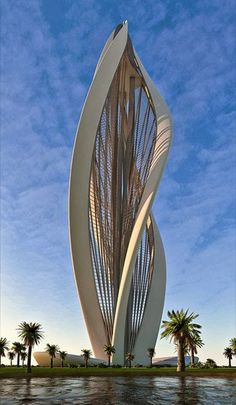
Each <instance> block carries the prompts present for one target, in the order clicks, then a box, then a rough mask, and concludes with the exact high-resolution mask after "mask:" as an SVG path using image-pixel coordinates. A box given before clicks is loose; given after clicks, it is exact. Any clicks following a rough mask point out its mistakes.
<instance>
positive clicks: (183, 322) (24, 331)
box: [0, 309, 236, 377]
mask: <svg viewBox="0 0 236 405" xmlns="http://www.w3.org/2000/svg"><path fill="white" fill-rule="evenodd" d="M168 317H169V320H167V321H163V324H162V328H163V329H164V330H163V331H162V334H161V338H164V337H166V338H170V341H173V342H174V344H175V346H176V348H177V353H178V362H177V371H176V370H175V367H173V366H172V367H167V366H165V367H163V366H160V365H159V366H156V365H155V364H154V366H153V357H154V355H155V349H154V348H147V349H146V352H147V356H148V357H149V359H150V366H149V367H143V366H142V365H138V364H136V365H135V367H132V361H133V360H134V358H135V355H134V353H131V352H128V353H126V355H125V359H126V361H127V365H128V367H122V366H121V365H119V364H116V365H114V364H113V365H112V366H111V357H112V355H113V354H114V353H115V347H114V346H112V345H111V344H107V345H104V347H103V349H104V352H105V353H106V354H107V357H108V364H107V365H106V364H104V363H100V364H97V365H93V366H92V367H91V366H89V364H88V362H89V359H90V358H91V355H92V352H91V350H90V349H82V350H81V352H82V356H83V357H84V364H80V365H77V364H70V365H69V367H64V361H65V359H66V357H67V352H66V351H61V350H60V349H59V347H58V346H57V345H55V344H54V345H51V344H49V343H47V345H46V349H45V350H46V352H47V353H48V355H49V356H50V357H51V364H50V365H51V367H50V369H51V371H50V372H49V369H48V367H39V366H37V367H34V375H36V376H46V375H52V376H53V375H55V376H57V375H62V376H63V375H65V376H67V375H68V376H71V375H78V376H79V375H83V374H86V375H109V374H110V375H129V373H134V375H146V374H150V375H166V374H171V375H175V373H176V372H177V373H178V372H181V373H187V374H189V373H190V374H191V375H193V371H194V370H195V371H196V375H200V374H199V373H200V372H201V373H203V374H201V375H210V374H209V373H216V374H217V375H219V374H220V373H221V374H222V373H225V372H226V370H229V371H232V373H235V374H234V375H235V376H236V368H232V364H231V360H232V358H233V356H235V355H236V338H232V339H230V341H229V346H228V347H226V348H225V349H224V352H223V355H224V356H225V357H226V358H227V359H228V361H229V365H228V368H225V367H218V366H217V364H216V362H215V361H214V360H213V359H210V358H208V359H207V360H206V362H205V363H201V362H197V364H195V363H194V360H195V359H194V354H196V353H197V350H198V349H199V348H201V347H202V346H203V345H204V343H203V341H202V339H201V330H200V329H201V325H199V324H196V323H195V322H194V320H195V319H196V318H197V317H198V315H197V314H194V313H193V312H192V313H188V310H187V311H184V310H183V309H181V310H180V311H179V310H177V311H174V310H172V311H168ZM17 330H18V336H19V337H20V339H21V341H22V343H21V342H17V341H15V342H13V343H12V349H11V350H10V351H9V343H8V341H7V339H6V338H3V337H1V338H0V367H2V368H1V370H0V377H3V376H9V377H13V376H14V377H17V376H21V377H23V374H22V373H23V370H24V361H25V360H26V358H27V373H30V372H31V370H32V366H31V356H32V348H33V346H34V345H38V344H39V343H40V341H41V340H42V338H43V331H42V326H41V325H40V324H39V323H32V322H30V323H27V322H21V323H20V325H19V326H18V328H17ZM27 347H28V354H27V353H26V348H27ZM6 351H8V358H9V360H10V367H9V366H7V367H6V366H4V364H2V363H1V359H2V357H5V356H6ZM188 353H189V354H190V358H191V365H190V366H189V367H187V370H185V357H184V356H185V355H186V354H188ZM57 354H58V355H59V357H60V359H61V367H60V368H58V367H54V368H53V360H54V359H55V357H56V355H57ZM15 356H17V364H16V365H17V367H13V366H12V362H13V360H14V358H15ZM20 359H21V360H22V367H20ZM3 366H4V367H3ZM52 369H55V372H54V371H53V370H52ZM58 369H59V370H61V371H58ZM114 369H115V370H114ZM71 370H73V371H71ZM74 370H75V371H74ZM148 370H149V371H148ZM104 373H105V374H104ZM228 375H229V374H228ZM230 375H231V374H230Z"/></svg>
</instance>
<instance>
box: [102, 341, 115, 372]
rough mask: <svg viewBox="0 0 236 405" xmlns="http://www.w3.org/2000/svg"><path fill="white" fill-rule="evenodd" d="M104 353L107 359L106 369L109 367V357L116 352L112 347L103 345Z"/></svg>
mask: <svg viewBox="0 0 236 405" xmlns="http://www.w3.org/2000/svg"><path fill="white" fill-rule="evenodd" d="M104 352H105V353H106V355H107V357H108V367H110V365H111V356H112V355H113V354H114V353H115V352H116V349H115V347H114V346H112V345H105V346H104Z"/></svg>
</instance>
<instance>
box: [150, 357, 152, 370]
mask: <svg viewBox="0 0 236 405" xmlns="http://www.w3.org/2000/svg"><path fill="white" fill-rule="evenodd" d="M150 367H151V368H152V357H150Z"/></svg>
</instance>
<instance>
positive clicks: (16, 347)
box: [12, 342, 26, 367]
mask: <svg viewBox="0 0 236 405" xmlns="http://www.w3.org/2000/svg"><path fill="white" fill-rule="evenodd" d="M12 350H13V352H14V353H15V354H16V355H17V362H16V366H17V367H20V356H21V354H22V353H23V352H25V350H26V347H25V346H24V345H23V344H22V343H21V342H13V343H12Z"/></svg>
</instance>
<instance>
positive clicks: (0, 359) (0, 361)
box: [0, 356, 2, 367]
mask: <svg viewBox="0 0 236 405" xmlns="http://www.w3.org/2000/svg"><path fill="white" fill-rule="evenodd" d="M0 367H2V356H0Z"/></svg>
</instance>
